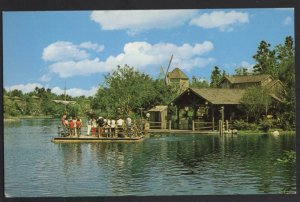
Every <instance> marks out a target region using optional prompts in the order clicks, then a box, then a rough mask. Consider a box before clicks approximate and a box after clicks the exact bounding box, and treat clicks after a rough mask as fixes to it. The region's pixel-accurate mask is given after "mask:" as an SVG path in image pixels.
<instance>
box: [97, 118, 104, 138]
mask: <svg viewBox="0 0 300 202" xmlns="http://www.w3.org/2000/svg"><path fill="white" fill-rule="evenodd" d="M97 123H98V136H99V138H100V137H103V135H102V132H103V127H104V118H103V117H99V118H98V119H97Z"/></svg>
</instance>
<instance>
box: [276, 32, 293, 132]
mask: <svg viewBox="0 0 300 202" xmlns="http://www.w3.org/2000/svg"><path fill="white" fill-rule="evenodd" d="M293 44H294V43H293V38H292V37H291V36H288V37H286V38H285V43H284V45H281V44H280V45H277V46H276V47H275V50H276V53H277V54H276V57H277V60H278V67H279V79H280V80H281V81H282V83H283V85H284V89H285V90H284V91H283V96H282V97H284V101H283V102H282V103H280V104H279V106H278V109H279V115H280V120H281V124H282V127H283V128H284V129H288V130H290V129H294V128H295V125H296V124H295V122H296V114H295V112H296V94H295V90H296V89H295V85H296V83H295V48H294V45H293Z"/></svg>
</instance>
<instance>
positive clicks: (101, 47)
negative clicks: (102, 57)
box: [79, 41, 104, 52]
mask: <svg viewBox="0 0 300 202" xmlns="http://www.w3.org/2000/svg"><path fill="white" fill-rule="evenodd" d="M79 47H80V48H85V49H91V50H94V51H96V52H102V51H103V50H104V45H99V44H96V43H92V42H90V41H88V42H83V43H81V44H80V45H79Z"/></svg>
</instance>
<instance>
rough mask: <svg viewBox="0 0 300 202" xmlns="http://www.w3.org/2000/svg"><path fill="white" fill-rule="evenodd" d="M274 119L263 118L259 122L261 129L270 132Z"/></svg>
mask: <svg viewBox="0 0 300 202" xmlns="http://www.w3.org/2000/svg"><path fill="white" fill-rule="evenodd" d="M273 125H274V124H273V121H272V120H270V119H264V120H261V121H260V122H259V129H260V130H262V131H264V132H268V131H269V130H270V128H272V127H273Z"/></svg>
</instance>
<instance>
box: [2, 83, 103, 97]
mask: <svg viewBox="0 0 300 202" xmlns="http://www.w3.org/2000/svg"><path fill="white" fill-rule="evenodd" d="M35 87H38V88H43V87H44V88H48V86H43V85H42V84H40V83H27V84H18V85H12V86H6V87H5V89H6V90H7V91H12V90H15V89H16V90H20V91H22V92H23V93H29V92H33V91H34V89H35ZM50 89H51V88H50ZM97 90H98V87H95V86H93V87H91V88H90V89H88V90H84V89H80V88H70V89H67V90H66V93H67V94H68V95H70V96H72V97H77V96H82V95H84V96H93V95H95V94H96V92H97ZM51 92H52V93H55V94H57V95H61V94H64V89H61V88H59V87H54V88H52V89H51Z"/></svg>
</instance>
